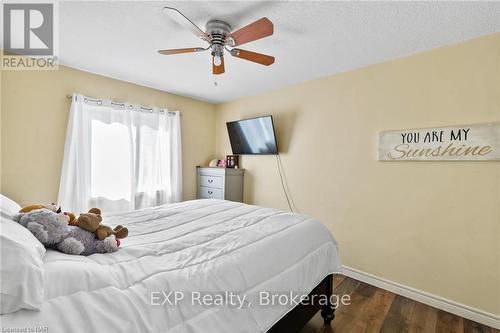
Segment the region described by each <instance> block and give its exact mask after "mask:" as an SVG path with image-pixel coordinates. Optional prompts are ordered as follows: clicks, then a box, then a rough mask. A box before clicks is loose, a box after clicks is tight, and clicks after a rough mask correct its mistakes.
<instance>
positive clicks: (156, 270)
mask: <svg viewBox="0 0 500 333" xmlns="http://www.w3.org/2000/svg"><path fill="white" fill-rule="evenodd" d="M104 222H105V223H107V224H110V225H116V224H122V225H125V226H127V227H128V229H129V236H128V238H126V239H124V240H123V241H122V244H121V248H120V250H119V251H118V252H116V253H113V254H96V255H92V256H89V257H83V256H70V255H65V254H62V253H59V252H55V251H48V252H47V254H46V256H45V259H44V261H45V276H44V278H45V284H44V289H45V290H44V295H45V301H44V304H43V307H42V309H41V311H29V310H21V311H18V312H16V313H13V314H9V315H3V316H1V318H0V319H1V326H2V327H7V328H13V327H21V328H24V327H28V328H30V327H42V328H43V327H47V329H48V332H167V331H168V332H214V333H223V332H231V333H232V332H263V331H266V330H267V329H269V328H270V327H271V326H272V325H273V324H274V323H275V322H277V321H278V320H279V319H280V318H281V317H282V316H283V315H284V314H286V313H287V312H288V311H289V310H291V308H292V307H293V305H286V306H269V305H268V306H263V305H259V301H258V300H259V297H260V295H259V291H273V292H280V291H282V292H285V291H289V290H294V291H302V292H305V293H308V292H309V291H310V290H311V289H312V288H314V287H315V286H316V285H317V284H318V283H319V282H320V281H321V280H322V279H323V278H324V277H325V276H327V275H328V274H330V273H336V272H340V270H341V268H340V260H339V254H338V249H337V245H336V242H335V240H334V239H333V238H332V236H331V235H330V233H329V232H328V230H327V229H326V228H325V227H324V226H323V225H322V224H321V223H320V222H318V221H317V220H314V219H312V218H310V217H307V216H304V215H300V214H290V213H285V212H282V211H279V210H275V209H270V208H263V207H258V206H250V205H244V204H240V203H235V202H229V201H222V200H194V201H188V202H182V203H179V204H171V205H165V206H160V207H155V208H148V209H143V210H138V211H133V212H127V213H122V214H113V215H106V216H105V217H104ZM170 291H177V292H183V294H182V295H184V296H185V297H186V298H185V299H183V300H180V301H178V302H177V304H172V305H171V304H169V302H168V301H166V300H167V299H166V297H165V295H168V293H169V292H170ZM226 291H227V292H230V294H231V295H238V296H239V297H240V299H242V298H243V297H245V301H244V302H243V306H242V307H241V309H239V308H238V304H239V303H238V302H237V301H234V297H233V296H231V297H232V299H233V301H231V302H229V301H228V300H229V296H226V297H225V298H224V299H225V300H226V303H225V304H223V305H216V306H209V305H208V304H199V302H197V301H196V297H197V295H198V292H200V294H201V295H205V294H209V295H212V296H213V295H214V294H215V295H220V294H221V292H223V293H224V292H226ZM162 292H164V294H162ZM193 292H194V293H193ZM177 295H179V297H180V295H181V294H180V293H178V294H177ZM192 297H194V298H192ZM216 298H217V297H216V296H214V297H213V298H212V299H213V300H215V299H216ZM219 299H220V298H219ZM169 301H170V302H171V303H174V300H173V296H170V297H169ZM200 301H202V299H200ZM161 303H164V304H162V305H160V304H161Z"/></svg>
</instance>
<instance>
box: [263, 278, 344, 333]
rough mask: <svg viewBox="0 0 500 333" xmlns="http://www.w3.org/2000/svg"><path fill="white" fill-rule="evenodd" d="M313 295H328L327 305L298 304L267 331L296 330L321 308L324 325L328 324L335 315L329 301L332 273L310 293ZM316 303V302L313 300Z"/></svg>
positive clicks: (273, 332) (272, 332)
mask: <svg viewBox="0 0 500 333" xmlns="http://www.w3.org/2000/svg"><path fill="white" fill-rule="evenodd" d="M313 295H318V296H319V295H325V296H327V297H328V305H324V306H321V305H319V304H299V305H297V306H296V307H294V308H293V309H292V310H291V311H290V312H288V313H287V314H286V315H285V316H284V317H283V318H281V319H280V320H279V321H278V322H277V323H276V324H274V325H273V326H272V327H271V328H270V329H269V331H267V332H268V333H282V332H287V333H289V332H298V331H299V330H300V329H301V328H302V327H304V326H305V324H306V323H307V322H308V321H309V320H311V318H312V317H314V315H315V314H316V313H317V312H318V311H319V310H321V317H323V321H324V323H325V325H330V323H331V322H332V320H333V318H334V317H335V309H334V307H333V305H332V304H331V303H330V301H331V296H332V295H333V274H330V275H328V276H327V277H326V278H324V279H323V281H321V282H320V284H318V285H317V286H316V287H315V288H314V289H313V290H312V291H311V292H310V293H309V297H312V296H313ZM315 303H317V302H315Z"/></svg>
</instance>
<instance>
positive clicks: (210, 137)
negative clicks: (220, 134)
mask: <svg viewBox="0 0 500 333" xmlns="http://www.w3.org/2000/svg"><path fill="white" fill-rule="evenodd" d="M1 76H2V78H1V107H2V112H1V149H2V151H1V159H2V160H1V185H2V186H1V192H2V193H3V194H5V195H7V196H9V197H12V198H13V199H15V200H16V201H18V202H20V203H23V204H28V203H44V202H55V201H56V200H57V192H58V189H59V179H60V173H61V166H62V158H63V150H64V140H65V135H66V125H67V121H68V113H69V107H70V104H71V100H68V99H66V95H67V94H71V93H72V92H80V93H82V94H84V95H87V96H91V97H97V98H111V99H113V100H117V101H128V102H131V103H138V104H142V105H154V106H165V107H167V108H169V109H170V110H180V111H181V113H182V143H183V173H184V177H183V188H184V195H183V197H184V199H193V198H195V196H196V177H195V175H196V171H195V166H196V165H201V164H205V163H207V159H209V158H210V157H211V155H213V152H214V140H215V133H214V130H213V129H214V126H215V123H214V121H215V110H214V106H213V105H211V104H208V103H204V102H199V101H195V100H193V99H190V98H186V97H181V96H177V95H173V94H168V93H165V92H162V91H158V90H154V89H150V88H146V87H142V86H138V85H135V84H131V83H127V82H123V81H118V80H114V79H111V78H107V77H103V76H99V75H95V74H91V73H87V72H83V71H79V70H75V69H71V68H68V67H63V66H61V67H60V68H59V70H57V71H4V72H2V73H1Z"/></svg>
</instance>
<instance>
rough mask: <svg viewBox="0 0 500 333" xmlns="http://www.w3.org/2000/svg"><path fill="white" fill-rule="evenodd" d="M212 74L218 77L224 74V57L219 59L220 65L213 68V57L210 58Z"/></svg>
mask: <svg viewBox="0 0 500 333" xmlns="http://www.w3.org/2000/svg"><path fill="white" fill-rule="evenodd" d="M212 73H214V75H219V74H222V73H224V57H220V65H219V66H215V63H214V57H212Z"/></svg>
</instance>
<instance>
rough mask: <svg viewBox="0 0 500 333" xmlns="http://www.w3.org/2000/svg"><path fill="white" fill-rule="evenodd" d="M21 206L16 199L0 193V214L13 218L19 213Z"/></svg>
mask: <svg viewBox="0 0 500 333" xmlns="http://www.w3.org/2000/svg"><path fill="white" fill-rule="evenodd" d="M20 210H21V206H19V205H18V204H17V202H15V201H14V200H11V199H9V198H7V197H6V196H5V195H3V194H0V216H3V217H6V218H8V219H9V220H12V218H13V217H14V215H16V214H17V213H19V211H20Z"/></svg>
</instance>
